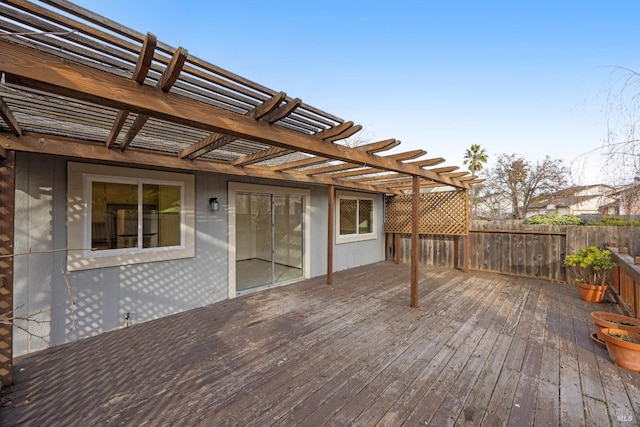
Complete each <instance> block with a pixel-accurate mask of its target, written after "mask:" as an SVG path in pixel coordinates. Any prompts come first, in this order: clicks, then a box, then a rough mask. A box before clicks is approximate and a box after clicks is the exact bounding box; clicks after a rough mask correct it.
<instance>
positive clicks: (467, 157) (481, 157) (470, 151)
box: [464, 144, 489, 176]
mask: <svg viewBox="0 0 640 427" xmlns="http://www.w3.org/2000/svg"><path fill="white" fill-rule="evenodd" d="M488 158H489V156H488V155H487V150H485V149H484V148H480V144H471V148H467V151H466V153H465V154H464V164H465V165H469V170H470V171H471V176H476V172H477V171H479V170H482V167H483V166H484V164H485V163H487V159H488Z"/></svg>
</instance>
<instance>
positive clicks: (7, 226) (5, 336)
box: [0, 150, 16, 387]
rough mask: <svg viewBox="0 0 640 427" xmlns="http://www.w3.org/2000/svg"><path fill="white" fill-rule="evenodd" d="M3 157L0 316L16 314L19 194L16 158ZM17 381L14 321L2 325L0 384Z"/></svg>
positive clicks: (0, 172) (0, 169) (0, 166)
mask: <svg viewBox="0 0 640 427" xmlns="http://www.w3.org/2000/svg"><path fill="white" fill-rule="evenodd" d="M3 157H4V158H0V257H1V258H0V316H3V317H9V318H11V317H12V312H13V251H14V219H15V209H16V206H15V200H16V197H15V194H16V186H15V185H16V155H15V152H14V151H10V150H7V151H6V152H5V153H4V156H3ZM12 382H13V322H9V324H4V323H0V383H1V385H2V387H5V386H10V385H11V384H12Z"/></svg>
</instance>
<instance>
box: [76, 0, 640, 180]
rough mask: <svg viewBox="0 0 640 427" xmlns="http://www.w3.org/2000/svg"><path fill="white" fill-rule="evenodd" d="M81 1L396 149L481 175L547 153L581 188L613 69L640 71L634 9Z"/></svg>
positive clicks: (593, 165) (603, 5)
mask: <svg viewBox="0 0 640 427" xmlns="http://www.w3.org/2000/svg"><path fill="white" fill-rule="evenodd" d="M76 3H78V4H80V5H82V6H84V7H87V8H89V9H91V10H93V11H94V12H97V13H100V14H102V15H104V16H106V17H108V18H110V19H113V20H115V21H118V22H120V23H121V24H124V25H126V26H129V27H131V28H133V29H135V30H137V31H140V32H143V33H144V32H147V31H149V32H152V33H154V34H156V36H158V39H159V40H161V41H163V42H165V43H168V44H170V45H172V46H183V47H185V48H187V49H188V50H189V52H190V53H192V54H194V55H196V56H199V57H201V58H203V59H206V60H208V61H210V62H212V63H214V64H216V65H218V66H221V67H223V68H225V69H227V70H229V71H232V72H234V73H237V74H240V75H242V76H244V77H247V78H250V79H252V80H254V81H256V82H258V83H261V84H263V85H265V86H268V87H271V88H272V89H275V90H282V91H285V92H287V94H288V95H290V96H293V97H299V98H301V99H302V100H303V101H305V102H306V103H308V104H310V105H313V106H315V107H318V108H322V109H324V110H326V111H328V112H330V113H332V114H335V115H337V116H339V117H342V118H343V119H345V120H353V121H354V122H356V123H359V124H361V125H363V126H364V127H365V129H366V131H367V132H368V136H370V137H371V139H372V140H374V141H377V140H381V139H386V138H391V137H393V138H397V139H399V140H401V141H402V145H401V146H400V147H399V148H397V149H395V150H394V151H406V150H411V149H415V148H422V149H425V150H427V151H428V153H429V154H428V156H433V157H444V158H446V159H447V163H446V164H452V165H460V166H462V159H463V156H464V152H465V150H466V149H467V148H469V147H470V146H471V144H480V145H481V146H482V147H484V148H485V149H486V150H487V152H488V153H489V156H490V161H489V164H488V166H489V167H490V166H492V164H493V160H495V158H496V157H497V155H498V154H500V153H517V154H521V155H524V156H525V157H527V158H528V159H530V160H532V161H536V160H539V159H542V158H543V157H544V156H545V155H547V154H548V155H550V156H552V157H554V158H561V159H563V160H564V161H565V162H566V164H567V165H572V166H573V172H574V181H575V182H576V183H582V184H587V183H594V182H596V181H600V180H602V179H603V178H602V177H601V176H600V175H599V172H600V163H601V161H600V157H599V155H598V153H597V152H596V153H594V154H592V155H590V156H588V157H586V158H585V157H584V156H582V155H583V154H584V153H586V152H589V151H591V150H594V149H596V150H597V149H598V148H599V147H600V146H601V145H602V141H603V139H604V138H605V137H606V134H607V125H606V117H605V116H604V114H603V113H602V108H603V106H604V100H603V94H604V93H606V90H607V88H608V81H609V78H610V76H611V73H612V68H610V66H621V67H626V68H630V69H634V70H638V71H640V55H639V52H638V50H639V49H638V46H640V43H639V41H640V40H639V39H640V32H639V31H637V19H638V17H639V16H640V2H637V1H631V0H621V1H615V2H605V1H589V0H586V1H581V2H577V1H576V2H572V1H571V2H562V1H559V0H556V1H543V0H538V1H517V0H512V1H502V2H499V1H482V2H481V1H447V2H435V1H428V0H423V1H417V0H416V1H403V0H399V1H395V2H390V1H385V2H376V1H368V2H360V1H358V2H356V1H349V0H342V1H333V0H325V1H322V2H314V1H271V2H266V1H253V0H250V1H224V2H222V1H213V0H212V1H189V0H182V1H181V2H179V3H177V2H175V1H173V2H168V1H160V0H154V1H150V0H136V1H131V0H128V1H123V0H102V1H96V0H93V1H89V0H83V1H76ZM576 159H578V161H576ZM585 159H587V163H586V167H585V162H584V160H585ZM580 160H582V161H580Z"/></svg>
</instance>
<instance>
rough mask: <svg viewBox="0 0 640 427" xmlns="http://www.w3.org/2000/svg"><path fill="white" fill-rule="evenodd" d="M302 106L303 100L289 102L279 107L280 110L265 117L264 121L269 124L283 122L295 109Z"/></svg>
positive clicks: (296, 99)
mask: <svg viewBox="0 0 640 427" xmlns="http://www.w3.org/2000/svg"><path fill="white" fill-rule="evenodd" d="M300 105H302V100H301V99H300V98H295V99H292V100H291V101H288V102H287V103H285V104H283V105H281V106H279V107H278V108H276V109H275V110H273V111H272V112H271V113H269V114H267V115H266V116H264V118H262V120H264V121H265V122H267V123H275V122H277V121H278V120H282V119H284V118H285V117H287V116H288V115H289V114H291V113H293V112H294V111H295V109H296V108H298V107H299V106H300Z"/></svg>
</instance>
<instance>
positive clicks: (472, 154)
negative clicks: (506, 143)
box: [464, 144, 489, 217]
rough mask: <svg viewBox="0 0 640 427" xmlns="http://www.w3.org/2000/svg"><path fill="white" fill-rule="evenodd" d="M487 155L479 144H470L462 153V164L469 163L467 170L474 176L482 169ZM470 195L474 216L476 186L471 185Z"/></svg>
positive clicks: (475, 210)
mask: <svg viewBox="0 0 640 427" xmlns="http://www.w3.org/2000/svg"><path fill="white" fill-rule="evenodd" d="M488 158H489V155H487V150H485V149H484V148H481V147H480V144H471V148H467V151H466V152H465V153H464V164H465V165H469V170H470V171H471V176H476V172H477V171H479V170H482V168H483V166H484V164H485V163H487V159H488ZM471 197H472V199H473V200H472V202H473V203H472V206H473V212H472V214H473V215H472V216H473V217H475V215H476V212H477V210H478V209H477V206H476V204H477V194H476V187H475V185H472V191H471Z"/></svg>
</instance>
